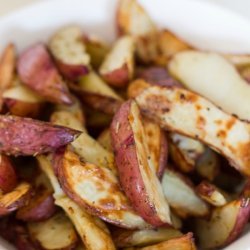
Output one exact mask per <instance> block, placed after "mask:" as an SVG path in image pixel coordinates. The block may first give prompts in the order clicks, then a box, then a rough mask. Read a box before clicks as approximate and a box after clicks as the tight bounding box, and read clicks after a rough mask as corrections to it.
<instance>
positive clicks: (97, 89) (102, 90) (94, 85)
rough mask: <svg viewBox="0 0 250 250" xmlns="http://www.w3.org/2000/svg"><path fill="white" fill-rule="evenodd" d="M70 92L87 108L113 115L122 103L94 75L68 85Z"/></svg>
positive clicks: (119, 98) (112, 91)
mask: <svg viewBox="0 0 250 250" xmlns="http://www.w3.org/2000/svg"><path fill="white" fill-rule="evenodd" d="M70 88H71V90H72V91H73V92H74V93H75V94H76V95H77V96H79V98H80V99H81V100H82V102H83V103H85V104H86V105H88V106H89V107H91V108H93V109H96V110H98V111H102V112H104V113H106V114H111V115H113V114H114V113H115V112H116V110H117V109H118V108H119V107H120V105H121V103H122V101H123V100H122V98H121V97H120V96H119V95H118V94H116V93H115V91H114V90H113V89H111V88H110V87H109V86H108V85H107V84H106V83H105V82H104V81H103V80H102V79H101V78H100V77H99V76H98V75H97V74H96V73H94V72H90V73H89V74H88V75H86V76H84V77H81V79H80V81H79V83H77V84H70Z"/></svg>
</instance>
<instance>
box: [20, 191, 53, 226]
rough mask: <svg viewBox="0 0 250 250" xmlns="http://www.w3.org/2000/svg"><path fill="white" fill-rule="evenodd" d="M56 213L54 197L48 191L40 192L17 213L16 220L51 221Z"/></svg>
mask: <svg viewBox="0 0 250 250" xmlns="http://www.w3.org/2000/svg"><path fill="white" fill-rule="evenodd" d="M55 212H56V206H55V203H54V198H53V195H52V194H51V193H50V192H49V191H47V190H42V191H40V192H39V191H38V192H37V194H36V195H35V196H34V197H33V198H32V200H31V201H30V202H29V203H28V204H27V206H24V207H22V208H20V209H19V210H18V211H17V213H16V218H17V219H19V220H23V221H31V222H36V221H44V220H47V219H49V218H50V217H52V216H53V215H54V213H55Z"/></svg>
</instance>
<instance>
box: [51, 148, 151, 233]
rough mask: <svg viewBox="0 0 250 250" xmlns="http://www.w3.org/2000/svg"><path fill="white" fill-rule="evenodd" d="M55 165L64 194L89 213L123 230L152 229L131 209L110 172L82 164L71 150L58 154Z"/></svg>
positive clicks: (55, 157) (92, 165)
mask: <svg viewBox="0 0 250 250" xmlns="http://www.w3.org/2000/svg"><path fill="white" fill-rule="evenodd" d="M53 162H54V164H55V165H54V166H53V167H54V169H57V172H58V179H59V182H60V184H61V187H62V189H63V191H64V192H65V193H66V194H67V195H68V196H69V197H70V198H71V199H72V200H73V201H75V202H76V203H77V204H79V205H80V206H81V207H83V208H85V209H86V210H87V211H88V212H89V213H90V214H93V215H96V216H98V217H100V218H102V219H103V220H105V221H107V222H110V223H112V224H115V225H118V226H120V227H124V228H131V229H135V228H145V227H149V225H147V224H146V223H145V222H144V221H143V219H142V218H141V217H140V216H138V215H137V214H136V213H135V212H134V211H133V210H132V209H131V207H130V204H129V203H128V200H127V198H126V197H125V195H124V194H123V193H122V192H121V191H120V187H119V183H118V180H117V179H116V177H115V175H114V174H113V173H112V172H111V171H110V170H108V169H107V168H102V167H98V166H96V165H94V164H91V163H87V162H83V161H82V160H81V159H80V157H79V156H78V155H77V154H75V153H73V152H71V151H70V150H68V149H66V150H65V152H56V154H55V156H54V159H53Z"/></svg>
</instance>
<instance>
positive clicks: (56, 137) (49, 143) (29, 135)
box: [0, 115, 80, 156]
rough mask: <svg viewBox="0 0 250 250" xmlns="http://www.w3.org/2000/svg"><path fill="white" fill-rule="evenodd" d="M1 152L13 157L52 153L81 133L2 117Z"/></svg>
mask: <svg viewBox="0 0 250 250" xmlns="http://www.w3.org/2000/svg"><path fill="white" fill-rule="evenodd" d="M0 123H1V128H0V135H1V138H0V151H1V152H3V153H5V154H11V155H16V156H17V155H36V154H42V153H48V152H51V151H53V150H55V149H57V148H59V147H61V146H63V145H66V144H68V143H70V142H72V141H73V140H74V139H75V138H76V137H77V136H78V135H79V134H80V132H79V131H76V130H73V129H69V128H65V127H62V126H56V125H52V124H50V123H46V122H42V121H38V120H32V119H30V118H23V117H18V116H7V115H0Z"/></svg>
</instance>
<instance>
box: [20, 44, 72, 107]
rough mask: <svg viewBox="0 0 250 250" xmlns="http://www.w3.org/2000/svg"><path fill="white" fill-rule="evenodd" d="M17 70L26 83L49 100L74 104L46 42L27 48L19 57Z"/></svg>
mask: <svg viewBox="0 0 250 250" xmlns="http://www.w3.org/2000/svg"><path fill="white" fill-rule="evenodd" d="M17 71H18V74H19V76H20V79H21V81H22V82H23V83H24V84H26V85H27V86H28V87H29V88H31V89H32V90H34V91H36V92H37V93H38V94H39V95H41V96H43V97H44V98H46V99H47V100H48V101H51V102H54V103H59V104H72V99H71V96H70V93H69V90H68V88H67V86H66V84H65V83H64V82H63V80H62V78H61V76H60V75H59V73H58V71H57V69H56V67H55V65H54V63H53V61H52V59H51V57H50V55H49V52H48V51H47V49H46V47H45V45H44V44H42V43H38V44H35V45H33V46H32V47H30V48H28V49H26V50H25V51H24V52H23V53H22V54H21V55H20V57H19V60H18V62H17Z"/></svg>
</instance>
